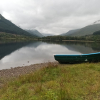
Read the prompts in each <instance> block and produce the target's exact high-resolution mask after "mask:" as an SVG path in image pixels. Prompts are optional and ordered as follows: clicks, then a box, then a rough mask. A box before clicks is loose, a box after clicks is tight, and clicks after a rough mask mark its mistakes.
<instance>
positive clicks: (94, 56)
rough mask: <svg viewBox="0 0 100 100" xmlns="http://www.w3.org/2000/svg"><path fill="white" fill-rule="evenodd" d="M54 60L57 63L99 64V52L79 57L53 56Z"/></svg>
mask: <svg viewBox="0 0 100 100" xmlns="http://www.w3.org/2000/svg"><path fill="white" fill-rule="evenodd" d="M54 58H55V60H57V61H58V62H59V63H82V62H99V61H100V52H98V53H90V54H79V55H64V54H62V55H61V54H57V55H54Z"/></svg>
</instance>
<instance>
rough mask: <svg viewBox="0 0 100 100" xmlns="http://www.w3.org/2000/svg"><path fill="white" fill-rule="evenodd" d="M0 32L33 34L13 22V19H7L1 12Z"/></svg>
mask: <svg viewBox="0 0 100 100" xmlns="http://www.w3.org/2000/svg"><path fill="white" fill-rule="evenodd" d="M0 32H6V33H12V34H16V35H26V36H29V35H31V34H29V33H28V32H26V31H25V30H23V29H21V28H19V27H18V26H16V25H15V24H13V23H12V22H11V21H9V20H7V19H5V18H4V17H3V16H2V15H1V14H0ZM34 37H35V36H34Z"/></svg>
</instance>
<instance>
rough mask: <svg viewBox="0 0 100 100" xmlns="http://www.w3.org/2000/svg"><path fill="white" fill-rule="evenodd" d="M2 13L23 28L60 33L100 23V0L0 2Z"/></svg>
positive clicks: (16, 0)
mask: <svg viewBox="0 0 100 100" xmlns="http://www.w3.org/2000/svg"><path fill="white" fill-rule="evenodd" d="M0 13H1V14H2V15H3V16H4V17H5V18H7V19H8V20H10V21H12V22H13V23H15V24H16V25H17V26H20V27H21V28H23V29H37V30H38V31H40V32H41V33H48V34H49V33H52V34H61V33H66V32H67V31H69V30H72V29H78V28H81V27H84V26H87V25H89V24H92V23H93V22H94V21H96V20H100V0H0Z"/></svg>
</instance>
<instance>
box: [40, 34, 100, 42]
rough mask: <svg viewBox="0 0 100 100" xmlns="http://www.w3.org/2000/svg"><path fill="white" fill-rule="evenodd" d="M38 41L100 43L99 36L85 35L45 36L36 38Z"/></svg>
mask: <svg viewBox="0 0 100 100" xmlns="http://www.w3.org/2000/svg"><path fill="white" fill-rule="evenodd" d="M38 39H39V40H41V39H42V40H44V41H72V40H73V41H83V42H84V41H85V42H86V41H87V42H88V41H96V42H99V41H100V35H86V36H47V37H42V38H38Z"/></svg>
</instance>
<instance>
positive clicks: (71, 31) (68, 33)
mask: <svg viewBox="0 0 100 100" xmlns="http://www.w3.org/2000/svg"><path fill="white" fill-rule="evenodd" d="M77 31H79V29H75V30H69V31H68V32H67V33H63V34H61V35H62V36H67V35H71V34H73V33H75V32H77Z"/></svg>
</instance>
